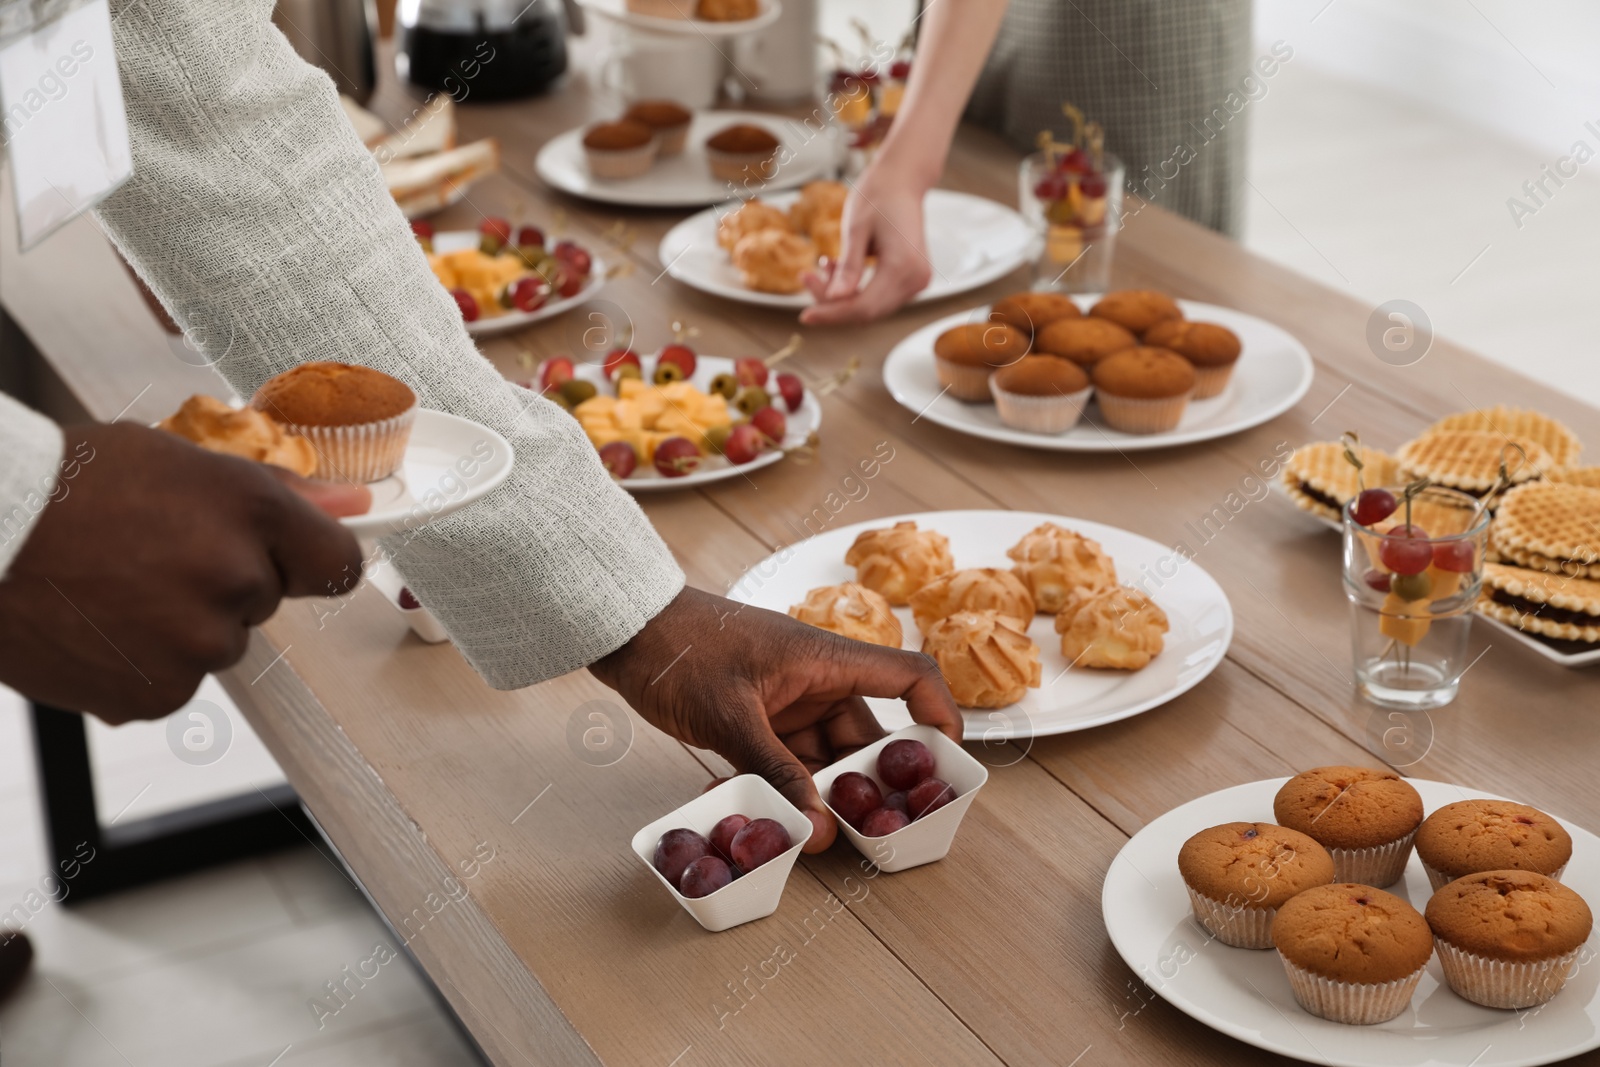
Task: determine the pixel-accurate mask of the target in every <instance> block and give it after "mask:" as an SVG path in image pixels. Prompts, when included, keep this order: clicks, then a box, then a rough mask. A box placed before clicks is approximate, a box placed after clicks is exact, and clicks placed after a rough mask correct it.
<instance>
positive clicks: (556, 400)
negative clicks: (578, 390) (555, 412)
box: [544, 392, 572, 411]
mask: <svg viewBox="0 0 1600 1067" xmlns="http://www.w3.org/2000/svg"><path fill="white" fill-rule="evenodd" d="M544 398H545V399H546V400H548V401H550V403H552V404H554V405H555V406H556V407H558V408H560V409H561V410H563V411H571V410H572V401H570V400H568V399H567V398H566V397H564V396H562V395H561V394H560V393H558V392H549V393H545V394H544Z"/></svg>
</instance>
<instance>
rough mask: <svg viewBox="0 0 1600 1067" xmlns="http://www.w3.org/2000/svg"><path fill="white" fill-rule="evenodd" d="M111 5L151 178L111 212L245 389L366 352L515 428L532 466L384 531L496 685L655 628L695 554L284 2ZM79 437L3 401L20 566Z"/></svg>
mask: <svg viewBox="0 0 1600 1067" xmlns="http://www.w3.org/2000/svg"><path fill="white" fill-rule="evenodd" d="M111 8H112V16H113V19H114V26H115V40H116V48H117V59H118V64H119V66H120V68H121V71H122V82H123V91H124V93H125V95H126V98H127V107H128V117H129V125H130V129H131V136H132V143H133V157H134V167H135V173H134V177H133V178H132V179H131V180H130V181H129V182H128V183H127V184H126V185H125V186H123V188H121V189H120V190H118V191H117V192H116V193H115V194H114V195H113V196H111V197H110V198H109V199H107V200H106V201H105V203H104V204H103V205H102V206H101V208H100V209H99V218H100V221H101V223H102V224H103V225H104V227H105V229H106V231H107V232H108V233H109V234H110V235H111V237H112V239H113V240H114V241H115V242H116V243H117V246H118V247H119V248H120V249H121V250H122V252H123V254H124V255H125V256H126V257H127V258H128V261H129V262H131V263H132V264H133V266H134V268H135V269H136V270H137V271H138V272H139V275H140V276H141V277H142V278H144V280H145V281H146V282H147V283H148V284H149V286H150V288H151V289H152V290H154V291H155V293H156V294H157V295H158V296H159V297H160V298H161V300H162V302H163V303H164V304H165V305H166V306H167V308H168V309H169V310H170V311H171V312H172V315H173V317H174V318H175V319H176V320H177V321H178V322H180V323H204V324H207V328H206V330H205V331H204V336H203V337H200V336H198V333H199V332H198V331H196V332H195V334H194V335H192V336H191V340H194V341H196V343H198V344H199V346H200V347H201V348H202V350H203V351H204V352H205V353H206V355H207V356H208V357H209V358H211V359H212V360H214V361H215V366H216V369H217V370H218V371H219V372H220V373H221V374H222V376H223V377H224V378H226V379H227V380H228V382H229V383H230V384H231V385H232V386H233V387H234V389H235V390H237V391H238V392H239V393H240V394H241V395H243V396H249V395H250V394H251V393H253V392H254V391H255V389H256V387H257V386H259V385H260V384H261V383H262V382H263V381H265V380H266V379H267V378H269V377H271V376H272V375H274V374H277V373H278V372H280V371H283V370H286V369H288V368H289V367H292V366H294V365H295V364H297V363H302V362H305V361H308V360H319V359H332V360H343V361H345V362H356V363H365V364H368V365H370V366H373V367H377V368H378V369H380V370H383V371H386V372H388V373H390V374H393V375H395V376H396V377H398V378H401V379H402V380H404V381H406V382H407V383H408V384H410V385H411V386H412V388H413V389H415V390H416V392H417V394H418V395H419V397H420V398H421V402H422V405H423V406H424V407H431V408H439V409H442V410H445V411H451V412H455V413H456V414H459V415H464V416H467V417H469V418H472V419H476V420H478V421H479V422H482V423H485V424H487V425H489V426H491V427H493V428H494V429H496V430H498V431H499V432H500V433H501V434H503V435H505V437H506V438H507V440H509V441H510V442H511V443H512V446H513V447H514V448H515V449H516V453H517V462H516V468H515V470H514V472H513V473H512V475H511V477H510V479H509V480H508V481H507V482H506V483H505V484H503V485H502V486H501V487H500V488H499V489H498V490H496V491H495V492H494V493H492V494H491V495H490V496H489V497H487V498H485V499H484V500H482V501H479V502H478V503H477V504H475V505H472V506H469V507H468V508H465V509H463V510H462V511H460V512H458V513H456V514H455V515H453V516H450V517H447V518H444V519H437V520H435V521H434V522H433V523H431V524H430V525H429V526H427V527H426V528H425V529H423V530H422V532H421V533H420V534H418V535H416V536H414V537H412V538H411V539H410V540H409V541H406V542H404V543H401V542H399V541H397V540H396V539H390V540H389V541H386V542H384V547H385V548H386V549H388V550H390V551H391V552H392V553H393V555H394V558H395V561H396V563H397V565H398V567H399V569H400V572H401V573H402V574H403V575H404V576H405V580H406V583H407V584H408V585H409V586H410V587H411V588H412V589H413V590H414V591H415V592H416V594H417V596H418V597H419V598H420V599H421V600H422V602H423V603H424V604H426V605H427V606H428V608H429V609H431V610H432V611H433V612H434V613H435V614H436V615H438V616H439V618H440V620H441V621H442V622H443V623H444V625H445V626H446V628H447V629H448V630H449V631H450V634H451V636H452V637H453V638H454V639H455V642H456V644H457V645H458V646H459V647H460V648H461V650H462V652H463V653H465V655H466V656H467V658H468V660H470V661H471V663H472V664H473V666H474V667H476V668H477V670H478V671H479V672H480V673H481V674H482V675H483V676H484V678H485V679H486V680H487V681H488V682H489V683H490V684H491V685H493V686H495V687H496V688H501V689H510V688H516V687H519V686H525V685H530V684H532V683H534V682H539V681H542V680H544V679H546V678H552V677H555V676H556V675H560V674H564V673H566V672H568V671H571V670H574V669H575V668H578V667H582V666H584V665H586V664H589V663H592V662H593V661H594V660H596V659H598V658H599V657H601V656H602V655H604V654H606V653H607V652H610V651H612V650H614V649H616V648H617V647H618V646H620V645H621V644H622V643H623V642H625V641H626V640H627V639H628V638H629V637H631V636H632V635H633V634H635V633H637V632H638V630H639V629H640V627H642V626H643V625H644V623H645V622H646V621H647V620H649V619H651V618H652V617H654V616H655V615H656V614H657V613H658V612H660V610H661V609H662V608H663V607H665V606H666V604H667V603H668V602H669V601H670V600H671V599H672V598H673V597H674V596H675V595H676V594H677V592H678V591H679V589H681V588H682V585H683V574H682V572H681V571H680V570H679V569H678V567H677V565H676V564H675V563H674V562H673V559H672V555H671V553H670V552H669V551H668V549H667V547H666V546H665V545H664V544H663V543H662V541H661V539H660V538H659V537H658V536H657V535H656V533H655V531H654V530H653V529H652V528H651V526H650V524H649V521H648V520H647V519H646V518H645V516H644V514H643V512H641V511H640V510H639V507H638V505H636V504H635V503H634V501H633V500H632V498H631V497H629V496H628V495H627V494H626V493H625V492H623V491H622V490H621V489H619V488H618V487H617V486H616V485H615V484H614V483H613V482H612V481H611V479H610V477H609V476H608V475H607V474H606V472H605V470H604V469H603V468H602V467H601V466H600V463H599V460H598V458H597V457H596V455H595V452H594V449H593V448H591V447H590V445H589V443H588V441H587V440H586V439H585V437H584V435H583V433H582V432H581V431H580V430H579V429H578V426H577V424H576V423H575V422H574V421H573V420H572V419H571V417H569V416H568V415H567V414H566V413H564V412H562V411H561V410H560V409H558V408H557V407H556V406H555V405H553V404H551V403H549V402H548V401H545V400H542V399H539V398H538V397H536V396H535V395H534V394H532V393H530V392H528V391H527V390H525V389H522V388H521V387H519V386H515V385H512V384H510V383H508V382H507V381H505V380H504V379H503V378H502V377H501V376H500V374H499V373H498V372H497V371H496V370H495V369H494V367H493V366H491V365H490V364H489V362H488V361H487V360H485V359H483V358H482V357H481V356H480V355H479V354H478V352H477V350H476V349H475V348H474V347H473V344H472V341H471V340H470V339H469V338H468V336H467V334H466V331H465V330H464V329H463V328H462V325H461V317H460V314H459V313H458V312H457V310H456V307H455V304H454V302H453V301H452V300H451V299H450V297H449V296H448V294H446V293H445V291H444V289H443V288H442V287H441V286H440V285H439V284H438V283H437V282H436V281H435V280H434V277H433V275H432V273H431V272H430V271H429V269H428V265H427V261H426V260H425V259H424V257H423V255H422V252H421V250H420V249H419V248H418V246H417V243H416V241H415V240H414V239H413V238H412V237H411V233H410V229H409V227H408V226H407V224H406V222H405V220H404V218H402V217H401V215H400V212H399V210H398V209H397V208H396V207H395V205H394V201H393V200H392V199H391V198H390V196H389V194H388V193H387V192H386V191H385V188H384V184H383V182H382V181H381V180H380V178H379V175H378V172H377V168H376V166H375V165H374V163H373V160H372V157H371V155H370V154H369V153H368V152H367V151H366V149H364V148H363V147H362V145H361V142H360V140H359V139H358V138H357V137H356V135H355V133H354V131H352V130H351V128H350V126H349V124H348V122H347V121H346V119H345V118H344V115H343V113H342V111H341V110H340V107H339V102H338V96H337V94H336V93H335V91H334V87H333V83H332V82H331V81H330V80H329V79H328V78H327V76H326V75H324V74H323V73H321V72H320V71H318V70H316V69H314V68H313V67H311V66H309V65H307V64H306V63H305V62H304V61H302V60H301V59H300V57H299V56H297V55H296V54H295V52H294V51H293V49H292V48H291V47H290V46H289V44H288V42H287V41H286V40H285V39H284V37H283V36H282V34H280V33H279V32H278V30H277V29H276V28H274V27H273V25H272V23H271V21H270V15H271V10H272V3H271V0H112V4H111ZM7 210H9V208H7ZM24 262H25V261H24ZM106 343H107V344H110V345H114V344H115V343H116V341H115V338H107V339H106ZM61 450H62V442H61V436H60V433H59V431H58V430H57V429H56V428H55V427H54V426H53V425H51V424H50V423H49V422H48V421H47V420H44V419H42V418H40V417H38V416H37V415H35V414H34V413H32V412H29V411H28V410H27V409H26V408H23V407H22V406H21V405H19V404H17V403H15V402H14V401H11V400H9V399H8V398H5V397H3V396H0V575H3V573H4V571H5V569H6V567H8V566H9V565H10V563H11V561H12V558H13V557H14V556H15V554H16V551H17V549H18V548H20V547H21V545H22V543H23V541H24V540H25V539H26V537H27V533H28V530H29V528H30V526H31V523H32V521H33V519H34V518H35V517H36V514H37V512H38V511H39V510H40V509H42V507H43V506H44V502H45V500H47V499H48V497H49V494H50V492H51V490H52V488H53V486H54V485H55V481H54V480H55V478H56V476H57V473H58V471H59V470H60V464H61V462H62V460H63V457H62V455H61Z"/></svg>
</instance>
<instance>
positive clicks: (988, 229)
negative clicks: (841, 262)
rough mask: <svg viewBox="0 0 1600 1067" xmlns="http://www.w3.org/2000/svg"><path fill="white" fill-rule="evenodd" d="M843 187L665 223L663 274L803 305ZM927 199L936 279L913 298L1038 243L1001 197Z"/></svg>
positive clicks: (771, 302) (716, 290) (998, 267)
mask: <svg viewBox="0 0 1600 1067" xmlns="http://www.w3.org/2000/svg"><path fill="white" fill-rule="evenodd" d="M848 192H849V189H848V187H847V186H845V184H844V183H843V182H836V181H812V182H807V183H806V184H805V185H804V186H803V187H801V189H800V190H799V191H798V192H790V193H781V194H778V195H775V196H767V197H762V198H761V199H758V200H757V199H753V200H746V201H744V202H743V203H741V204H739V205H738V206H736V207H735V206H732V205H727V206H722V207H712V208H707V209H706V210H705V211H702V212H700V213H699V214H696V215H692V216H690V217H689V218H687V219H685V220H683V221H682V222H680V223H678V225H676V226H674V227H673V228H672V229H671V230H669V231H667V234H666V236H665V237H663V238H662V239H661V247H660V250H659V252H658V253H657V255H658V256H659V258H660V260H661V262H662V263H665V264H666V265H667V273H668V274H670V275H672V277H674V278H676V279H677V280H678V281H680V282H683V283H684V284H685V285H689V286H693V287H694V288H696V289H699V290H701V291H702V292H706V293H711V294H712V295H714V296H721V297H726V298H728V299H729V300H737V301H739V302H741V303H746V304H761V305H765V306H767V307H786V308H803V307H807V306H809V305H810V304H812V303H813V302H814V301H813V299H812V297H811V294H810V293H809V292H808V291H807V290H806V287H805V283H804V282H803V280H802V279H803V277H804V275H805V274H806V272H808V271H812V270H816V269H817V268H818V265H819V262H820V261H823V260H833V259H837V258H838V256H839V247H840V221H841V219H842V216H843V215H844V202H845V198H846V195H847V194H848ZM923 206H924V216H925V217H926V219H927V241H928V257H929V259H930V260H931V261H932V265H933V281H932V282H930V283H929V284H928V286H927V287H926V288H925V289H923V290H922V292H920V293H918V294H917V295H916V297H915V298H913V301H912V302H913V303H923V302H926V301H929V300H941V299H943V298H945V297H948V296H954V295H956V294H957V293H964V292H967V291H968V290H971V289H976V288H979V287H980V286H984V285H988V284H989V283H990V282H992V281H995V280H996V279H998V278H1003V277H1005V276H1006V275H1007V274H1009V273H1011V272H1012V271H1013V270H1015V269H1017V268H1018V267H1020V266H1022V265H1023V264H1024V263H1027V262H1030V261H1031V260H1032V259H1033V257H1034V255H1035V254H1036V252H1037V248H1036V246H1037V243H1038V238H1037V236H1036V235H1035V234H1034V231H1033V229H1032V227H1030V226H1029V225H1028V223H1027V221H1026V220H1025V219H1024V218H1023V217H1022V216H1021V215H1019V214H1017V213H1016V212H1015V211H1013V210H1012V209H1011V208H1009V207H1006V206H1005V205H1004V204H999V203H996V202H995V201H993V200H989V199H986V198H984V197H981V196H973V195H971V194H970V193H958V192H952V191H950V190H947V189H934V190H931V191H930V192H929V193H928V195H927V199H926V201H925V203H924V205H923ZM868 269H869V270H870V269H871V268H870V267H869V268H868Z"/></svg>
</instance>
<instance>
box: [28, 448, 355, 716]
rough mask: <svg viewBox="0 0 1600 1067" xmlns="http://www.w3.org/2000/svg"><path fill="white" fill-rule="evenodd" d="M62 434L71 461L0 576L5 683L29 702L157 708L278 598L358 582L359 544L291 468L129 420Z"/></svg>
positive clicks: (328, 591) (187, 690) (177, 700)
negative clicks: (300, 486) (73, 465)
mask: <svg viewBox="0 0 1600 1067" xmlns="http://www.w3.org/2000/svg"><path fill="white" fill-rule="evenodd" d="M62 432H63V433H64V435H65V438H66V454H67V455H68V456H76V457H77V459H78V463H79V465H78V468H77V471H76V473H75V474H74V475H73V476H72V477H71V478H70V479H63V480H62V482H61V483H60V484H59V485H58V486H57V490H56V493H55V495H54V496H53V498H52V502H51V503H49V504H47V505H45V508H44V511H43V512H42V513H41V514H40V516H39V519H38V521H37V522H36V523H35V524H34V527H33V529H32V530H31V531H30V532H29V534H28V539H27V541H26V542H25V543H24V544H23V546H22V550H21V552H19V553H18V554H17V556H16V558H15V559H14V560H13V561H12V564H11V569H10V571H9V572H8V573H7V575H6V576H5V578H4V580H0V682H4V683H5V684H6V685H9V686H11V687H12V688H14V689H16V690H17V691H19V692H20V693H22V694H23V695H24V696H27V697H30V698H32V699H34V700H39V701H41V702H44V703H47V704H53V705H55V706H57V707H62V708H70V709H74V710H79V711H87V712H91V713H93V714H95V715H97V716H99V717H100V718H102V719H104V720H106V721H107V722H109V723H113V724H116V723H122V722H126V721H128V720H129V719H151V718H159V717H160V716H162V715H165V714H167V713H168V712H170V711H172V710H174V709H176V708H178V707H181V706H182V705H183V704H184V703H185V702H186V701H187V700H188V699H189V697H190V696H191V695H193V693H194V691H195V689H196V687H198V686H199V684H200V680H201V679H202V678H204V677H205V675H206V674H208V673H210V672H212V671H216V670H220V669H222V668H223V667H227V666H229V665H231V664H233V663H236V662H237V661H238V660H239V657H241V656H242V655H244V650H245V643H246V641H247V640H248V637H249V630H250V627H252V626H255V625H257V624H259V623H261V622H263V621H265V620H266V619H267V618H268V617H270V616H271V615H272V613H273V612H274V611H275V610H277V607H278V602H279V600H281V599H282V598H283V597H285V596H329V595H332V594H336V593H343V592H346V591H347V590H349V589H352V588H354V587H355V585H356V583H357V582H359V581H360V578H361V550H360V546H359V545H357V543H356V539H355V538H354V537H353V536H351V534H350V533H349V531H347V530H345V529H344V528H343V527H341V526H340V525H339V524H338V523H336V522H334V521H333V520H332V519H330V518H328V517H327V516H326V515H324V514H323V513H322V512H320V511H318V510H317V507H316V506H314V505H313V504H311V503H308V502H307V501H306V500H305V499H303V498H302V497H301V496H299V495H297V494H296V493H295V492H294V491H292V489H291V488H290V485H291V484H292V483H293V482H295V481H297V480H295V479H293V476H292V475H290V474H288V472H278V471H275V469H273V468H268V467H265V466H262V465H261V464H257V463H251V462H249V461H247V460H243V459H235V458H233V457H231V456H221V455H216V454H214V453H211V452H206V451H204V450H202V449H200V448H197V447H195V446H194V445H191V444H189V443H188V442H187V441H184V440H181V439H180V438H177V437H175V436H173V435H171V434H168V433H165V432H163V431H160V430H152V429H148V428H145V427H141V426H135V425H132V424H130V423H117V424H114V425H110V426H93V425H90V426H68V427H63V431H62ZM86 457H87V458H86ZM334 503H335V506H337V504H338V501H334Z"/></svg>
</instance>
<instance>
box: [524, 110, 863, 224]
mask: <svg viewBox="0 0 1600 1067" xmlns="http://www.w3.org/2000/svg"><path fill="white" fill-rule="evenodd" d="M837 158H838V147H837V144H836V142H835V141H834V139H833V136H832V134H830V133H828V132H826V131H821V132H819V131H818V130H815V129H812V128H810V127H808V126H806V125H805V123H803V122H801V121H800V120H799V119H788V118H783V117H782V116H778V115H765V114H761V113H759V112H754V111H698V112H695V111H690V110H689V109H687V108H684V107H682V106H680V105H678V104H676V103H674V102H673V101H670V100H641V101H639V102H638V103H635V104H633V105H632V106H631V107H629V108H628V110H627V111H625V112H624V113H623V114H622V115H620V116H618V117H617V118H616V119H613V120H608V121H604V122H597V123H592V124H590V125H588V126H583V127H580V128H578V129H574V130H568V131H567V132H566V133H563V134H560V135H559V136H556V137H553V138H551V139H550V140H549V141H546V142H545V144H544V147H543V148H541V149H539V154H538V156H537V157H535V159H534V169H535V170H536V171H537V172H538V174H539V177H540V178H542V179H544V181H545V182H546V183H548V184H549V185H551V186H554V187H555V188H557V189H560V190H561V191H562V192H564V193H571V194H572V195H573V196H582V197H586V198H588V199H590V200H598V201H600V202H602V203H607V204H620V205H623V206H631V207H701V206H704V205H706V204H720V203H722V202H723V201H724V200H733V199H738V198H741V197H748V196H750V195H752V194H754V193H757V192H767V191H770V190H780V189H792V188H795V187H796V186H799V185H801V184H803V183H805V182H808V181H810V180H812V179H813V178H820V177H822V176H823V175H824V174H826V173H827V172H829V171H831V170H832V169H833V167H834V165H835V163H836V161H837Z"/></svg>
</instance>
